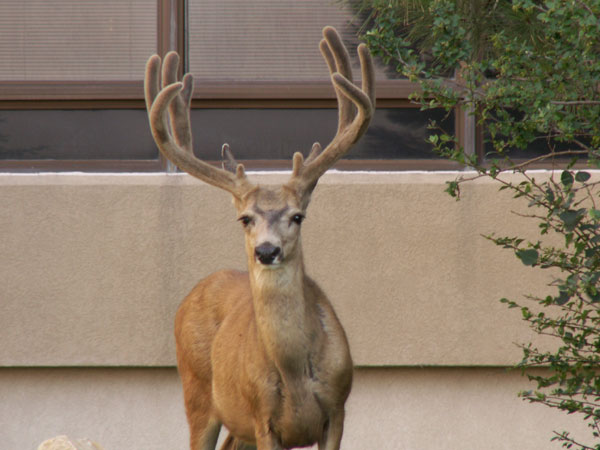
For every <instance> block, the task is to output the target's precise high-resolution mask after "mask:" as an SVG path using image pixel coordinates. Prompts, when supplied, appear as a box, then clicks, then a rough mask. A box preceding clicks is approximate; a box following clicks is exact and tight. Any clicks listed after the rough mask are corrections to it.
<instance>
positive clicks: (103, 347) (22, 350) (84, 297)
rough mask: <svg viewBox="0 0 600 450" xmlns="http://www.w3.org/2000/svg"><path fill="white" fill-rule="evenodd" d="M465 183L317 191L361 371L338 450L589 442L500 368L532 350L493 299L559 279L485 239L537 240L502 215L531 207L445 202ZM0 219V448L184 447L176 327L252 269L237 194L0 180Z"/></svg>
mask: <svg viewBox="0 0 600 450" xmlns="http://www.w3.org/2000/svg"><path fill="white" fill-rule="evenodd" d="M459 175H460V174H458V173H330V174H327V175H326V176H325V177H324V178H323V179H322V180H321V182H320V183H319V186H318V188H317V190H316V191H315V194H314V198H313V201H312V204H311V206H310V208H309V211H308V219H307V220H306V221H305V225H303V227H304V229H303V241H304V246H305V259H306V266H307V270H308V272H309V274H311V275H312V276H313V278H315V279H316V280H317V281H318V282H319V283H320V284H321V286H322V287H323V288H324V289H325V291H326V292H327V293H328V295H329V297H330V298H331V300H332V302H333V303H334V305H335V307H336V310H337V311H338V313H339V316H340V318H341V321H342V323H343V324H344V326H345V328H346V331H347V334H348V336H349V340H350V345H351V348H352V352H353V356H354V359H355V363H356V364H357V366H359V368H358V369H357V371H356V377H355V384H354V388H353V392H352V394H351V396H350V399H349V401H348V404H347V406H348V415H347V420H346V431H345V435H344V440H343V444H342V448H343V449H344V450H353V449H356V450H358V449H383V450H386V449H390V450H392V449H393V450H397V449H400V450H403V449H407V450H429V449H431V450H440V449H444V450H445V449H449V450H454V449H456V450H458V449H461V450H462V449H486V450H496V449H498V450H500V449H511V450H513V449H527V450H538V449H539V450H542V449H547V448H553V446H552V445H551V444H550V443H549V439H550V438H551V437H552V430H554V429H556V430H562V429H564V428H566V429H569V430H571V431H580V432H581V433H582V434H581V436H586V435H585V433H586V432H587V430H586V429H585V427H583V426H582V423H580V422H579V421H578V420H577V419H575V418H572V417H567V416H565V415H562V414H557V413H555V412H554V411H552V410H550V409H548V408H544V407H540V406H532V405H527V404H525V403H523V402H522V401H521V400H519V399H518V398H517V397H516V393H517V392H518V391H519V390H522V389H525V388H530V387H531V386H528V385H527V383H526V381H525V380H524V379H523V378H522V377H521V376H520V375H519V374H518V373H516V372H510V373H506V371H505V369H503V368H499V367H501V366H507V365H511V364H513V363H514V362H515V361H517V360H518V359H519V358H520V351H519V349H518V348H517V347H516V346H515V345H514V344H513V342H520V341H529V340H530V339H532V338H533V337H534V336H533V334H532V332H531V331H530V330H529V329H528V328H527V327H526V326H525V325H524V324H523V322H522V321H521V320H520V313H519V311H515V310H507V309H506V308H505V307H504V306H503V305H501V304H500V303H499V301H498V299H499V298H501V297H504V296H507V297H512V298H515V299H522V297H521V296H522V294H528V293H532V292H535V293H540V292H543V291H544V290H545V289H547V287H546V284H547V282H548V281H549V279H550V277H549V274H547V273H544V272H543V271H537V270H531V269H528V268H526V267H524V266H523V265H522V264H520V263H519V262H518V261H517V260H516V259H515V258H514V256H513V255H512V254H510V253H509V252H507V251H503V250H501V249H499V248H497V247H496V246H494V245H493V244H491V243H490V242H488V241H486V240H485V239H484V238H482V237H481V236H480V235H481V234H488V233H492V232H498V233H502V234H506V235H515V234H518V233H525V234H531V235H532V236H535V224H531V223H529V222H528V221H527V220H526V219H523V218H521V217H519V216H517V215H514V214H512V213H511V210H517V211H523V210H524V209H525V206H524V205H522V204H521V205H519V204H516V203H514V202H513V201H512V200H511V199H510V195H508V194H507V193H504V194H502V195H498V194H497V188H498V186H497V185H494V184H493V183H490V182H489V181H486V180H479V181H477V182H475V183H472V184H469V185H467V186H465V187H464V189H463V199H462V200H461V201H460V202H456V201H455V200H453V199H451V198H450V197H449V196H448V195H447V194H445V193H444V192H443V190H444V187H445V182H446V181H448V180H452V179H454V178H455V177H456V176H459ZM253 176H254V177H255V179H258V180H259V181H260V182H262V183H274V182H279V181H282V180H285V179H286V177H287V175H283V174H273V173H272V174H254V175H253ZM540 176H544V175H543V174H541V175H540ZM0 205H1V207H0V233H1V235H2V239H0V255H2V257H1V258H0V308H1V311H0V342H1V343H2V345H1V346H0V399H1V400H0V449H10V450H13V449H16V450H24V449H35V448H36V446H37V445H38V444H39V443H41V442H42V441H44V440H45V439H48V438H50V437H53V436H57V435H60V434H68V435H70V436H71V437H73V438H84V437H87V438H90V439H92V440H95V441H97V442H99V443H101V444H102V445H103V446H104V448H105V449H106V450H137V449H144V450H153V449H156V450H158V449H161V450H164V449H184V448H186V446H187V439H188V438H187V435H188V434H187V433H188V432H187V425H186V421H185V417H184V413H183V404H182V399H181V389H180V383H179V379H178V377H177V373H176V370H175V369H174V368H173V367H172V366H173V365H174V363H175V358H174V342H173V337H172V328H173V316H174V313H175V310H176V308H177V305H178V304H179V302H180V301H181V299H182V298H183V297H184V295H185V294H186V293H187V292H188V291H189V290H190V289H191V288H192V287H193V286H194V284H195V283H196V282H197V281H198V280H199V279H200V278H202V277H203V276H206V275H208V274H209V273H211V272H213V271H215V270H217V269H220V268H226V267H235V268H243V267H244V265H245V255H244V251H243V236H242V231H241V229H240V225H239V224H238V223H236V220H235V211H234V209H233V207H232V206H231V200H230V198H229V196H228V194H226V193H223V192H221V191H219V190H217V189H214V188H212V187H210V186H206V185H204V184H202V183H200V182H198V181H196V180H194V179H192V178H191V177H189V176H187V175H165V174H151V175H126V174H121V175H84V174H41V175H0ZM49 366H51V367H53V368H49ZM384 366H387V368H384ZM420 367H421V368H420ZM582 428H583V429H582ZM578 429H579V430H578ZM554 447H556V446H554Z"/></svg>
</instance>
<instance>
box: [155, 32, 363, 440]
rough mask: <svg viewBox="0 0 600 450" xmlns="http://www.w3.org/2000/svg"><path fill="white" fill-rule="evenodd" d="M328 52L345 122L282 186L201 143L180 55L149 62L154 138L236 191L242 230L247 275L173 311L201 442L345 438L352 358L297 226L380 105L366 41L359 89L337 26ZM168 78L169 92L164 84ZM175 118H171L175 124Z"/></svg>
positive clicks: (213, 286) (205, 289)
mask: <svg viewBox="0 0 600 450" xmlns="http://www.w3.org/2000/svg"><path fill="white" fill-rule="evenodd" d="M323 36H324V39H323V40H322V41H321V44H320V49H321V52H322V54H323V56H324V58H325V61H326V63H327V65H328V66H329V71H330V73H331V81H332V83H333V86H334V89H335V92H336V95H337V101H338V111H339V112H338V121H339V122H338V130H337V134H336V136H335V137H334V138H333V140H332V141H331V143H330V144H329V145H328V146H327V147H326V148H325V149H324V150H321V147H320V145H319V144H317V143H316V144H314V145H313V148H312V150H311V152H310V154H309V156H308V157H307V158H306V160H304V158H303V156H302V154H300V153H296V154H294V156H293V169H292V174H291V177H290V179H289V181H288V182H287V183H285V184H284V185H282V186H277V187H273V186H260V185H255V184H252V183H251V182H250V181H249V180H248V179H247V177H246V174H245V172H244V167H243V166H242V165H241V164H237V163H236V162H235V160H234V159H233V156H232V154H231V152H230V150H229V147H228V146H227V144H225V145H224V146H223V150H222V156H223V158H224V163H223V169H219V168H216V167H213V166H211V165H209V164H207V163H205V162H203V161H201V160H199V159H197V158H196V157H195V156H194V154H193V152H192V138H191V131H190V115H189V112H190V101H191V95H192V90H193V80H192V77H191V75H190V74H186V75H185V76H184V77H183V80H182V82H177V70H178V66H179V57H178V56H177V54H176V53H174V52H171V53H169V54H168V55H167V56H166V57H165V60H164V62H163V63H162V83H161V80H160V78H161V75H160V72H161V60H160V58H159V57H158V56H157V55H154V56H152V57H151V58H150V59H149V60H148V63H147V67H146V79H145V95H146V106H147V109H148V114H149V118H150V126H151V129H152V134H153V136H154V139H155V141H156V143H157V145H158V147H159V149H160V150H161V151H162V153H163V154H164V155H165V156H166V157H167V158H168V159H169V160H170V161H171V162H173V163H174V164H175V165H176V166H177V167H179V168H180V169H182V170H184V171H186V172H188V173H189V174H190V175H193V176H194V177H197V178H199V179H200V180H202V181H205V182H206V183H209V184H211V185H213V186H216V187H219V188H221V189H225V190H226V191H228V192H230V193H231V194H232V195H233V202H234V205H235V208H236V209H237V212H238V217H239V221H240V222H241V223H242V225H243V227H244V230H245V246H246V252H247V259H248V269H249V271H248V272H247V273H246V272H244V273H242V272H237V271H232V270H225V271H219V272H216V273H214V274H212V275H210V276H208V277H207V278H205V279H204V280H202V281H200V283H199V284H198V285H197V286H196V287H195V288H194V289H193V290H192V292H191V293H190V294H189V295H188V296H187V297H186V298H185V299H184V301H183V302H182V304H181V306H180V307H179V309H178V311H177V315H176V319H175V337H176V343H177V365H178V369H179V373H180V376H181V380H182V383H183V390H184V399H185V407H186V414H187V419H188V423H189V428H190V441H191V448H192V449H193V450H208V449H211V450H212V449H214V448H215V446H216V443H217V438H218V435H219V431H220V428H221V425H225V427H226V428H227V429H228V430H229V433H230V434H229V436H228V437H227V439H226V440H225V443H224V445H223V447H222V448H223V449H242V448H254V446H256V447H257V448H258V450H276V449H283V448H294V447H305V446H309V445H313V444H314V443H317V442H318V446H319V449H320V450H337V449H339V447H340V441H341V438H342V430H343V422H344V404H345V402H346V399H347V397H348V394H349V393H350V388H351V384H352V370H353V369H352V359H351V357H350V350H349V348H348V342H347V340H346V335H345V333H344V330H343V328H342V326H341V324H340V322H339V320H338V318H337V316H336V314H335V312H334V310H333V307H332V306H331V304H330V303H329V300H327V297H326V296H325V294H324V293H323V291H321V289H320V288H319V287H318V286H317V284H316V283H315V282H314V281H313V280H311V279H310V278H309V277H308V276H307V275H306V274H305V271H304V262H303V257H302V246H301V239H300V225H301V223H302V220H303V219H304V217H305V213H306V208H307V206H308V203H309V201H310V196H311V193H312V191H313V189H314V188H315V186H316V184H317V181H318V180H319V177H320V176H321V175H323V174H324V173H325V171H327V169H328V168H329V167H331V166H332V165H333V164H334V163H335V162H336V161H337V160H339V159H340V158H341V157H342V156H343V155H344V154H345V153H346V152H347V151H348V150H349V149H350V147H351V146H352V145H353V144H354V143H355V142H356V141H357V140H358V139H359V138H360V137H361V135H362V134H363V133H364V132H365V131H366V129H367V127H368V124H369V121H370V119H371V116H372V115H373V111H374V75H373V63H372V61H371V56H370V53H369V51H368V49H367V48H366V47H365V46H364V45H361V46H359V47H358V55H359V59H360V63H361V70H362V88H359V87H358V86H356V85H355V84H354V83H353V82H352V74H351V68H350V62H349V57H348V53H347V51H346V48H345V47H344V45H343V43H342V41H341V39H340V37H339V35H338V33H337V32H336V30H335V29H334V28H331V27H326V28H325V29H324V30H323ZM161 86H162V89H161ZM169 120H170V122H169Z"/></svg>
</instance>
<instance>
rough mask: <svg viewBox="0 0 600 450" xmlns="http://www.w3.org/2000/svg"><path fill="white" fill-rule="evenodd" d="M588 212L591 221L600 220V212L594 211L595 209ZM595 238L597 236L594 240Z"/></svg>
mask: <svg viewBox="0 0 600 450" xmlns="http://www.w3.org/2000/svg"><path fill="white" fill-rule="evenodd" d="M588 212H589V214H590V217H591V218H592V219H594V220H600V210H598V209H595V208H590V209H589V211H588ZM597 237H598V236H596V237H595V238H597ZM595 238H594V239H595Z"/></svg>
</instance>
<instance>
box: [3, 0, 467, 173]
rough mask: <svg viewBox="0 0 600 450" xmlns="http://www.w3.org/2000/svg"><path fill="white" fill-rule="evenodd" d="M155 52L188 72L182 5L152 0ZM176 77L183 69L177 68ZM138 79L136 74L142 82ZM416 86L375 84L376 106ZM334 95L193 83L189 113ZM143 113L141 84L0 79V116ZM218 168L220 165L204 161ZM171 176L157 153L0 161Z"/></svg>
mask: <svg viewBox="0 0 600 450" xmlns="http://www.w3.org/2000/svg"><path fill="white" fill-rule="evenodd" d="M156 6H157V43H156V46H157V53H158V54H159V55H164V54H166V53H167V52H168V51H170V50H175V51H177V52H178V53H179V54H180V55H182V60H183V64H182V65H181V66H182V67H187V58H186V56H187V45H188V44H187V42H186V39H185V37H186V30H187V20H186V12H187V1H186V0H157V5H156ZM182 71H183V70H182ZM141 75H142V74H140V76H141ZM416 88H417V84H416V83H412V82H410V81H408V80H406V79H398V80H385V81H379V82H378V84H377V106H378V107H386V108H418V107H419V106H418V105H416V104H414V103H412V102H411V101H410V100H409V95H410V94H411V93H412V92H414V91H415V90H416ZM336 107H337V102H336V98H335V92H334V90H333V87H332V86H331V83H330V82H329V81H323V82H236V83H232V82H223V83H218V82H209V83H206V82H202V83H197V84H196V86H195V88H194V94H193V98H192V108H226V109H227V108H237V109H246V108H265V109H266V108H274V109H278V108H336ZM120 108H123V109H145V101H144V92H143V81H142V80H140V81H119V80H113V81H89V82H88V81H75V82H68V81H60V82H52V81H50V82H35V81H23V82H20V81H4V82H3V81H0V110H9V109H18V110H23V109H46V110H53V109H120ZM461 117H462V114H461V113H460V111H459V110H458V109H457V110H455V129H456V134H457V136H458V139H459V143H461V145H463V144H464V143H465V139H466V136H467V134H466V133H465V131H464V130H465V127H466V125H467V122H468V120H464V119H461ZM207 162H210V163H214V164H220V161H207ZM240 162H242V163H245V164H246V166H247V168H248V169H250V170H253V169H259V170H272V169H289V168H291V161H283V160H249V161H240ZM336 168H338V169H342V170H385V171H400V170H404V171H405V170H456V169H460V168H461V166H459V165H458V164H456V163H453V162H451V161H447V160H443V159H396V160H389V159H388V160H368V159H365V160H344V159H342V160H341V161H339V162H338V163H337V165H336ZM174 170H176V169H175V168H174V167H172V165H171V164H170V163H169V162H168V161H167V160H166V159H165V158H164V157H163V155H162V154H161V153H160V152H158V157H157V159H156V160H154V159H152V160H108V159H107V160H105V159H102V160H64V159H63V160H48V159H43V160H0V172H7V171H11V172H13V171H15V172H37V171H54V172H65V171H85V172H163V171H167V172H169V171H174Z"/></svg>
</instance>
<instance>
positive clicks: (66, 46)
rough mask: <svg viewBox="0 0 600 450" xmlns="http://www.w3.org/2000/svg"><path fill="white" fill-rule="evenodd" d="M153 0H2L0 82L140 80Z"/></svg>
mask: <svg viewBox="0 0 600 450" xmlns="http://www.w3.org/2000/svg"><path fill="white" fill-rule="evenodd" d="M157 10H158V8H157V0H1V1H0V61H1V63H0V80H1V81H64V80H73V81H78V80H82V81H86V80H103V81H107V80H140V79H142V78H143V74H144V64H145V62H146V59H147V58H148V56H150V55H151V54H152V53H154V52H156V47H157V28H158V26H157Z"/></svg>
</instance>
